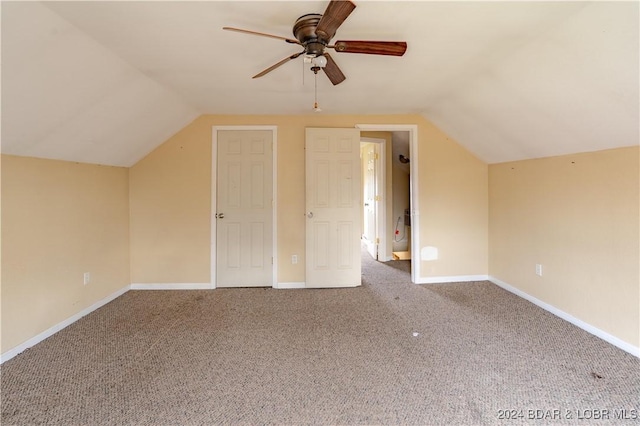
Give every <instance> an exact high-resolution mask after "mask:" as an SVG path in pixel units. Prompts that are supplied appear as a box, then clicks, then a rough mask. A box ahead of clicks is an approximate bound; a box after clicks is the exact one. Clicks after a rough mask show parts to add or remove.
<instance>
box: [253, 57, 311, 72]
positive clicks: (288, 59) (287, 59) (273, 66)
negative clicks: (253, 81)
mask: <svg viewBox="0 0 640 426" xmlns="http://www.w3.org/2000/svg"><path fill="white" fill-rule="evenodd" d="M303 53H304V51H302V52H300V53H296V54H293V55H291V56H287V57H286V58H284V59H283V60H281V61H280V62H278V63H277V64H274V65H271V66H270V67H269V68H267V69H266V70H264V71H262V72H261V73H259V74H256V75H254V76H253V78H258V77H262V76H263V75H265V74H267V73H270V72H271V71H273V70H275V69H276V68H278V67H279V66H280V65H284V64H286V63H287V62H289V61H290V60H292V59H295V58H297V57H298V56H300V55H302V54H303Z"/></svg>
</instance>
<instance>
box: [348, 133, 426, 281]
mask: <svg viewBox="0 0 640 426" xmlns="http://www.w3.org/2000/svg"><path fill="white" fill-rule="evenodd" d="M355 127H356V128H357V129H360V131H373V132H396V131H397V132H409V158H415V159H417V158H418V125H417V124H356V126H355ZM418 172H419V170H418V162H417V161H411V162H410V163H409V199H410V204H411V206H410V209H411V252H412V253H420V210H419V209H418V206H420V202H419V201H420V200H419V195H420V191H419V190H418V181H419V179H418ZM414 256H416V255H415V254H414ZM414 256H412V257H414ZM421 279H422V278H421V277H420V260H419V259H415V260H414V259H412V260H411V282H414V283H417V284H418V283H419V280H421Z"/></svg>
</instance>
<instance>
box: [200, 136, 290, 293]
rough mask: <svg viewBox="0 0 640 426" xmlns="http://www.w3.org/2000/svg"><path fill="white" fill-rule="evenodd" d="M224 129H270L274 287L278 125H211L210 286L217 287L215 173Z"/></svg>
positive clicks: (276, 259)
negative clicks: (219, 135) (221, 133)
mask: <svg viewBox="0 0 640 426" xmlns="http://www.w3.org/2000/svg"><path fill="white" fill-rule="evenodd" d="M225 130H232V131H233V130H240V131H242V130H268V131H271V142H272V145H273V149H272V150H271V154H272V156H273V158H272V162H273V163H272V164H273V166H272V169H273V174H272V177H271V179H273V185H272V187H273V194H272V200H273V201H272V203H271V213H272V219H271V220H272V232H273V235H272V241H273V243H272V246H273V247H272V248H271V252H272V256H273V265H272V266H273V268H272V272H273V273H272V276H271V287H275V286H276V285H275V283H277V282H278V281H277V277H278V251H277V247H278V241H277V236H278V228H277V225H278V215H277V210H278V209H277V200H278V197H277V188H278V185H277V183H278V179H277V170H278V167H277V158H278V155H277V154H278V151H277V145H278V144H277V142H278V126H213V127H212V130H211V131H212V136H211V212H210V215H211V217H210V219H211V288H217V283H216V270H217V255H218V253H217V247H216V238H217V226H218V225H217V220H216V218H215V215H216V210H217V195H218V185H217V175H218V131H225Z"/></svg>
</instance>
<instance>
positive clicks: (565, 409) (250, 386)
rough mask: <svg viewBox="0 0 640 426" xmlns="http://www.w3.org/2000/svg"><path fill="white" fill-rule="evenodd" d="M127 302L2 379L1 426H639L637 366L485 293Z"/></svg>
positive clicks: (516, 302) (398, 281) (380, 274)
mask: <svg viewBox="0 0 640 426" xmlns="http://www.w3.org/2000/svg"><path fill="white" fill-rule="evenodd" d="M408 268H409V262H408V261H395V262H388V263H378V262H375V261H373V260H372V259H371V258H370V257H369V256H368V255H366V254H364V255H363V285H362V286H361V287H358V288H353V289H323V290H274V289H262V288H259V289H255V288H253V289H249V288H247V289H217V290H214V291H207V290H190V291H129V292H127V293H125V294H124V295H123V296H121V297H119V298H118V299H116V300H114V301H112V302H111V303H109V304H107V305H105V306H104V307H102V308H100V309H98V310H96V311H95V312H93V313H91V314H89V315H87V316H86V317H84V318H82V319H81V320H79V321H77V322H75V323H74V324H72V325H71V326H69V327H67V328H65V329H64V330H62V331H60V332H59V333H57V334H55V335H54V336H52V337H50V338H48V339H46V340H44V341H43V342H41V343H39V344H38V345H36V346H34V347H33V348H31V349H28V350H27V351H25V352H23V353H22V354H20V355H18V356H16V357H15V358H13V359H11V360H9V361H7V362H5V363H4V364H3V365H2V367H1V376H0V380H1V382H0V384H1V403H2V418H1V424H2V425H3V426H5V425H32V424H49V425H216V424H230V425H258V424H288V425H300V424H318V425H355V424H359V425H363V424H367V425H405V424H407V425H439V424H447V425H449V424H456V425H476V424H478V425H485V424H487V425H489V424H508V425H513V424H531V423H534V424H580V425H584V424H592V425H596V424H597V425H601V424H612V425H613V424H626V423H629V424H639V423H640V411H639V410H640V402H639V401H640V360H639V359H638V358H635V357H633V356H632V355H630V354H628V353H626V352H624V351H622V350H620V349H618V348H616V347H614V346H612V345H610V344H608V343H606V342H604V341H602V340H600V339H598V338H597V337H594V336H592V335H590V334H588V333H586V332H585V331H583V330H581V329H579V328H577V327H575V326H573V325H571V324H569V323H568V322H566V321H564V320H562V319H559V318H557V317H555V316H553V315H551V314H549V313H547V312H546V311H544V310H542V309H540V308H538V307H537V306H535V305H533V304H531V303H529V302H527V301H525V300H523V299H520V298H518V297H517V296H514V295H512V294H510V293H508V292H506V291H504V290H503V289H501V288H499V287H497V286H495V285H494V284H492V283H489V282H473V283H449V284H432V285H415V284H411V282H410V277H409V274H408Z"/></svg>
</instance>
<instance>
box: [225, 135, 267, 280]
mask: <svg viewBox="0 0 640 426" xmlns="http://www.w3.org/2000/svg"><path fill="white" fill-rule="evenodd" d="M217 141H218V146H217V200H216V206H217V209H216V210H217V211H216V212H215V214H216V231H217V232H216V285H217V287H271V286H272V285H273V257H272V256H273V210H272V205H273V200H272V198H273V154H272V150H273V133H272V132H271V131H270V130H219V131H218V134H217Z"/></svg>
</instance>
